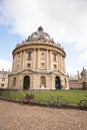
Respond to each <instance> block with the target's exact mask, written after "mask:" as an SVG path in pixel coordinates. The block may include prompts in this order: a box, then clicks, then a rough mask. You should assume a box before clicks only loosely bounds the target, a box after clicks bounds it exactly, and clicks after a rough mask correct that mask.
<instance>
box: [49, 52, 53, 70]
mask: <svg viewBox="0 0 87 130" xmlns="http://www.w3.org/2000/svg"><path fill="white" fill-rule="evenodd" d="M51 64H52V56H51V51H49V69H50V70H51V69H52V67H51Z"/></svg>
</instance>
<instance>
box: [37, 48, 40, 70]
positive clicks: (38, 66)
mask: <svg viewBox="0 0 87 130" xmlns="http://www.w3.org/2000/svg"><path fill="white" fill-rule="evenodd" d="M37 54H38V55H37V57H38V60H37V68H38V69H40V49H38V51H37Z"/></svg>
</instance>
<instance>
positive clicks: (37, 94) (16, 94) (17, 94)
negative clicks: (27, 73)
mask: <svg viewBox="0 0 87 130" xmlns="http://www.w3.org/2000/svg"><path fill="white" fill-rule="evenodd" d="M26 94H29V95H30V94H34V101H36V102H41V103H42V102H43V103H47V102H48V101H50V100H51V98H52V97H53V98H54V100H55V102H57V98H58V97H60V96H63V97H62V98H61V99H64V102H65V101H68V103H69V104H73V105H74V104H78V103H79V102H80V100H82V99H85V96H86V95H87V91H86V90H85V91H84V90H55V91H34V90H31V91H13V92H11V91H7V92H0V96H3V97H6V98H11V99H18V100H23V98H24V97H25V96H26ZM61 99H60V100H61Z"/></svg>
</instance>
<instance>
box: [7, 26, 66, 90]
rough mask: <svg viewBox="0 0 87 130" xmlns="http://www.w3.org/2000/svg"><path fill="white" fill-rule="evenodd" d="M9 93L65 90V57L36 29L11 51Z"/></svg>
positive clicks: (43, 33)
mask: <svg viewBox="0 0 87 130" xmlns="http://www.w3.org/2000/svg"><path fill="white" fill-rule="evenodd" d="M12 54H13V64H12V72H11V73H10V74H9V84H8V87H9V88H12V89H23V90H27V89H46V90H48V89H51V90H55V89H61V88H63V89H67V88H68V76H67V75H66V67H65V57H66V53H65V51H64V49H63V48H62V47H61V45H60V44H58V43H57V44H56V43H55V42H54V41H53V39H52V38H51V37H50V36H49V34H48V33H46V32H44V31H43V28H42V27H41V26H40V27H39V28H38V30H37V31H36V32H33V33H32V34H31V35H30V36H29V37H28V39H27V40H25V41H24V42H22V43H20V44H18V45H17V46H16V47H15V48H14V50H13V53H12Z"/></svg>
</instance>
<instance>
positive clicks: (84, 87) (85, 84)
mask: <svg viewBox="0 0 87 130" xmlns="http://www.w3.org/2000/svg"><path fill="white" fill-rule="evenodd" d="M82 89H83V90H85V89H87V83H86V82H83V83H82Z"/></svg>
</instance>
